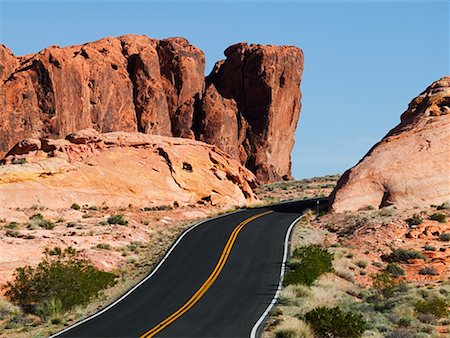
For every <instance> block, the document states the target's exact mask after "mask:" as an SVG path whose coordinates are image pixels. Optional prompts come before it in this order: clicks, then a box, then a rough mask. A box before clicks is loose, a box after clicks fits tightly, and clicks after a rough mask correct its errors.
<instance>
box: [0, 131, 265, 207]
mask: <svg viewBox="0 0 450 338" xmlns="http://www.w3.org/2000/svg"><path fill="white" fill-rule="evenodd" d="M20 160H22V161H20ZM13 163H21V164H13ZM255 187H256V178H255V176H254V175H253V174H252V173H251V172H250V171H249V170H248V169H246V168H244V167H243V166H242V165H241V164H240V163H239V161H237V160H235V159H233V158H231V157H230V156H229V155H227V154H226V153H225V152H223V151H222V150H220V149H219V148H218V147H216V146H212V145H209V144H206V143H203V142H200V141H195V140H189V139H181V138H173V137H165V136H158V135H146V134H142V133H129V132H128V133H127V132H111V133H104V134H100V133H98V132H97V131H95V130H94V129H87V130H80V131H78V132H75V133H72V134H69V135H67V137H66V139H59V140H54V139H52V140H48V139H43V140H42V141H40V140H37V139H27V140H24V141H21V142H19V143H18V144H17V145H16V146H15V147H13V149H12V150H11V151H10V152H9V154H8V156H6V157H5V159H4V160H3V165H1V166H0V190H1V192H2V193H1V194H0V205H1V206H2V207H4V208H6V207H8V208H15V207H18V206H31V205H33V204H42V205H46V206H48V207H49V208H65V207H69V206H70V205H72V203H80V204H90V205H101V204H107V205H108V206H118V207H122V206H127V205H128V204H129V203H131V204H133V205H135V206H149V205H172V204H173V203H174V202H175V201H176V202H177V204H178V205H180V206H186V205H191V204H195V203H200V204H205V203H210V204H213V205H221V206H232V205H240V206H245V205H247V204H249V203H254V202H256V201H257V199H256V197H255V194H254V193H253V190H252V189H253V188H255ZM24 192H26V193H24Z"/></svg>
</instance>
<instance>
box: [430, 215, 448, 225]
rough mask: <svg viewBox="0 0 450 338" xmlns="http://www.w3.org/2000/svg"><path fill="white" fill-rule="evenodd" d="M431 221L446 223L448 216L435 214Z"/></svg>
mask: <svg viewBox="0 0 450 338" xmlns="http://www.w3.org/2000/svg"><path fill="white" fill-rule="evenodd" d="M430 220H432V221H437V222H439V223H445V220H446V216H445V215H444V214H441V213H434V214H432V215H431V216H430Z"/></svg>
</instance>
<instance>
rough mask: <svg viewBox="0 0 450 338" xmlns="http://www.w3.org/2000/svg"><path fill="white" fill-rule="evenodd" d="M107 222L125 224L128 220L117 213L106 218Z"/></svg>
mask: <svg viewBox="0 0 450 338" xmlns="http://www.w3.org/2000/svg"><path fill="white" fill-rule="evenodd" d="M108 223H109V224H120V225H127V224H128V221H127V220H125V218H124V217H123V215H122V214H117V215H111V216H109V218H108Z"/></svg>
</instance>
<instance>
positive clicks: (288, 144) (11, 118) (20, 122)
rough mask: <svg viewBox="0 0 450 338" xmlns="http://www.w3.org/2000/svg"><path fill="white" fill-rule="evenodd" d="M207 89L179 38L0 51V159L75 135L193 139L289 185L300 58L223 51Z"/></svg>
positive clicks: (257, 49) (260, 50)
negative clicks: (26, 146)
mask: <svg viewBox="0 0 450 338" xmlns="http://www.w3.org/2000/svg"><path fill="white" fill-rule="evenodd" d="M225 54H226V56H227V59H226V60H225V61H221V62H219V63H218V64H217V65H216V67H215V69H214V71H213V72H212V74H211V75H210V76H209V77H208V80H207V81H206V84H205V78H204V66H205V58H204V55H203V52H202V51H201V50H199V49H198V48H196V47H194V46H193V45H191V44H189V42H188V41H187V40H186V39H183V38H169V39H164V40H156V39H151V38H148V37H147V36H137V35H125V36H121V37H118V38H113V37H109V38H104V39H101V40H98V41H95V42H90V43H86V44H83V45H78V46H70V47H64V48H60V47H57V46H52V47H49V48H46V49H44V50H42V51H41V52H39V53H37V54H33V55H25V56H22V57H15V56H14V55H13V54H12V53H11V51H9V50H8V49H7V48H6V47H5V46H0V156H2V155H4V154H5V153H6V152H7V151H8V150H9V149H11V147H12V146H14V145H15V144H16V143H17V142H19V141H20V140H23V139H26V138H36V139H39V138H42V137H48V138H54V139H57V138H61V137H64V136H65V135H66V134H68V133H72V132H75V131H77V130H81V129H86V128H93V129H95V130H97V131H99V132H102V133H105V132H111V131H127V132H135V131H140V132H143V133H147V134H155V135H163V136H175V137H183V138H191V139H194V138H195V139H200V140H203V141H206V142H208V143H210V144H214V145H217V146H219V147H220V148H222V149H223V150H225V151H227V152H229V153H230V154H231V156H233V157H234V158H236V159H239V160H240V161H241V163H242V164H245V165H246V166H247V167H248V168H249V169H250V170H252V171H253V172H255V173H256V174H257V176H258V178H259V179H260V180H261V181H273V180H279V179H282V178H289V177H290V173H291V172H290V152H291V149H292V146H293V142H294V138H293V135H294V130H295V127H296V124H297V120H298V116H299V113H300V97H301V94H300V90H299V86H300V80H301V75H302V69H303V54H302V52H301V50H300V49H298V48H295V47H284V46H282V47H276V46H261V45H247V44H244V43H241V44H237V45H234V46H231V47H230V48H228V49H227V50H226V51H225Z"/></svg>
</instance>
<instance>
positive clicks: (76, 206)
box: [70, 203, 81, 210]
mask: <svg viewBox="0 0 450 338" xmlns="http://www.w3.org/2000/svg"><path fill="white" fill-rule="evenodd" d="M70 209H73V210H80V209H81V207H80V205H79V204H76V203H74V204H72V205H71V206H70Z"/></svg>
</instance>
